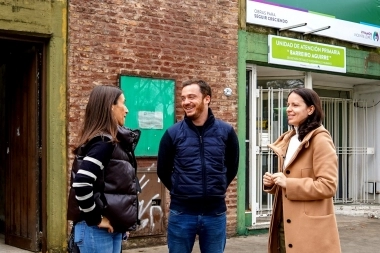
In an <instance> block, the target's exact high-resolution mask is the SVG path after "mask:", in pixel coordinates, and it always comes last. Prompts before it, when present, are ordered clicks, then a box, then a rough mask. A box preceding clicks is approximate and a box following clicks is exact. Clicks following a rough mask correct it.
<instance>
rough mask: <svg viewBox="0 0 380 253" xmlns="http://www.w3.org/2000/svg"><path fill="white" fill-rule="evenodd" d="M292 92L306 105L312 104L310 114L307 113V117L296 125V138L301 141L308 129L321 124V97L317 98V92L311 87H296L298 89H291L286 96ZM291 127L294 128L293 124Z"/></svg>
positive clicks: (322, 115)
mask: <svg viewBox="0 0 380 253" xmlns="http://www.w3.org/2000/svg"><path fill="white" fill-rule="evenodd" d="M292 93H295V94H297V95H299V96H300V97H301V98H302V99H303V101H304V102H305V104H306V105H307V106H308V107H309V106H312V105H313V106H314V111H313V113H312V114H311V115H309V116H308V117H307V119H306V120H305V121H304V122H302V123H301V124H300V125H299V127H298V139H299V141H302V140H303V138H304V137H305V136H306V135H307V134H308V133H310V131H312V130H314V129H316V128H318V127H319V126H321V125H322V121H323V118H324V113H323V110H322V103H321V99H320V98H319V96H318V94H317V93H316V92H315V91H313V90H311V89H307V88H298V89H295V90H292V91H291V92H290V93H289V95H288V97H289V96H290V94H292ZM292 127H293V128H294V126H292Z"/></svg>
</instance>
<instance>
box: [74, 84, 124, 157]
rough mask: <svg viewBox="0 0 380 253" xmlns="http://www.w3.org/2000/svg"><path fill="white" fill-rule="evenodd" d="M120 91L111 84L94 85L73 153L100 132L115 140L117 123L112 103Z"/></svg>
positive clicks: (115, 101)
mask: <svg viewBox="0 0 380 253" xmlns="http://www.w3.org/2000/svg"><path fill="white" fill-rule="evenodd" d="M122 93H123V92H122V90H121V89H120V88H119V87H116V86H113V85H98V86H95V88H94V89H93V90H92V91H91V94H90V97H89V99H88V103H87V106H86V112H85V115H84V123H83V127H82V130H81V133H80V137H79V141H78V143H77V145H76V148H75V150H74V153H76V151H77V149H78V148H79V147H80V146H82V145H83V144H85V143H87V142H88V141H89V140H91V139H92V138H93V137H95V136H96V135H98V134H101V133H107V134H110V135H111V136H112V141H114V142H115V141H117V139H116V134H117V127H118V123H117V120H116V119H115V117H114V116H113V114H112V105H116V103H117V100H118V98H119V97H120V95H121V94H122Z"/></svg>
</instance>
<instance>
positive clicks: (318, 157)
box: [263, 88, 341, 253]
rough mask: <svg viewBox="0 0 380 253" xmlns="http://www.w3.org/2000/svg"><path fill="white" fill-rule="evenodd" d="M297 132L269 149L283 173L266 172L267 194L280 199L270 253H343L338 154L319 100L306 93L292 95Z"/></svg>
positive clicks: (276, 201) (271, 231)
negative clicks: (337, 206) (338, 209)
mask: <svg viewBox="0 0 380 253" xmlns="http://www.w3.org/2000/svg"><path fill="white" fill-rule="evenodd" d="M287 116H288V123H289V125H291V126H292V130H290V131H288V132H286V133H284V134H283V135H282V136H280V137H279V138H278V139H277V141H276V142H274V143H273V144H270V145H269V147H270V148H271V149H272V150H273V151H274V153H275V154H276V155H277V156H278V172H277V173H274V174H270V173H268V172H267V173H265V175H264V176H263V183H264V191H266V192H268V193H271V194H274V201H273V213H272V217H271V224H270V229H269V234H270V235H269V244H268V252H269V253H277V252H281V253H283V252H287V253H289V252H294V253H319V252H321V253H340V252H341V249H340V242H339V235H338V228H337V223H336V218H335V214H334V205H333V196H334V195H335V192H336V189H337V182H338V169H337V155H336V152H335V146H334V143H333V141H332V139H331V136H330V134H329V132H328V131H327V130H326V129H325V128H324V127H323V126H322V119H323V111H322V106H321V101H320V99H319V97H318V95H317V94H316V93H315V92H314V91H313V90H310V89H306V88H300V89H296V90H294V91H292V92H291V93H290V94H289V96H288V107H287Z"/></svg>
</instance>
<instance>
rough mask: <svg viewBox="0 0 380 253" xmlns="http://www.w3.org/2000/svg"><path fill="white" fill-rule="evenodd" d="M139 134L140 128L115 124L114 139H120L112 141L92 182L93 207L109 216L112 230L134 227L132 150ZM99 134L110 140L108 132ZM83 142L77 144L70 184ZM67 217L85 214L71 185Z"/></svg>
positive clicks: (135, 188) (74, 218)
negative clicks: (135, 128) (106, 159)
mask: <svg viewBox="0 0 380 253" xmlns="http://www.w3.org/2000/svg"><path fill="white" fill-rule="evenodd" d="M140 134H141V132H140V130H133V131H132V130H130V129H128V128H125V127H119V129H118V134H117V139H118V140H119V141H120V142H118V143H116V144H115V145H114V149H113V152H112V154H111V157H110V160H109V161H108V162H107V163H106V164H104V165H105V168H104V173H103V174H102V175H101V176H99V177H98V178H97V179H96V181H95V182H94V186H93V192H94V200H95V204H96V210H99V211H100V212H101V214H102V215H104V216H105V217H107V218H108V219H109V220H110V222H111V225H112V226H113V228H114V231H116V232H125V231H132V230H135V229H136V226H137V223H138V198H137V195H138V193H139V192H141V189H140V186H139V181H138V179H137V171H136V169H137V162H136V158H135V155H134V150H135V147H136V145H137V143H138V140H139V138H140ZM102 138H105V139H108V140H110V136H108V135H103V136H102ZM94 139H95V138H94ZM89 143H91V141H90V142H89ZM86 146H87V145H84V146H82V147H80V148H79V150H78V152H77V156H76V158H75V160H74V163H73V168H72V174H71V185H72V183H73V181H74V177H75V175H76V172H77V171H78V170H79V169H80V167H81V163H82V161H83V158H84V157H85V155H86ZM67 218H68V220H72V221H74V222H78V221H81V220H85V214H84V213H83V212H80V211H79V205H78V202H77V201H76V199H75V190H74V189H73V187H71V189H70V195H69V203H68V212H67Z"/></svg>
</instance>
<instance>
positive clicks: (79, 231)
mask: <svg viewBox="0 0 380 253" xmlns="http://www.w3.org/2000/svg"><path fill="white" fill-rule="evenodd" d="M86 226H87V225H86V222H85V221H81V222H78V223H77V224H75V227H74V243H76V245H78V246H80V245H82V244H83V240H84V231H85V229H86Z"/></svg>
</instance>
